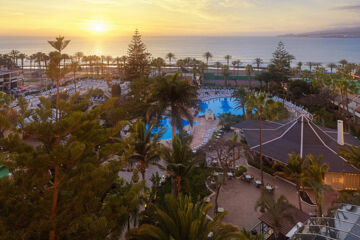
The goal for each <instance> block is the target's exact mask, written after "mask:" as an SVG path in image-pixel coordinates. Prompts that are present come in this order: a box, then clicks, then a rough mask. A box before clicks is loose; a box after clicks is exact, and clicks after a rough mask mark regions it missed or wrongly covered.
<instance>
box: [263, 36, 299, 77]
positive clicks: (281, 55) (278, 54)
mask: <svg viewBox="0 0 360 240" xmlns="http://www.w3.org/2000/svg"><path fill="white" fill-rule="evenodd" d="M294 59H295V58H294V56H293V55H291V54H290V53H289V52H288V51H287V50H286V49H285V45H284V44H283V43H282V42H279V43H278V46H277V48H276V49H275V51H274V53H273V58H272V59H271V64H270V65H269V69H270V71H271V72H275V73H277V74H280V75H281V76H282V77H284V78H287V76H288V75H289V74H290V68H291V67H290V64H291V61H292V60H294Z"/></svg>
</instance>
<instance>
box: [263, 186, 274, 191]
mask: <svg viewBox="0 0 360 240" xmlns="http://www.w3.org/2000/svg"><path fill="white" fill-rule="evenodd" d="M265 188H266V190H268V191H272V190H273V188H272V187H271V186H269V185H266V187H265Z"/></svg>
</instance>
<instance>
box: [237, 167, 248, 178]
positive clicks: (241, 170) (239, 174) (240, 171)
mask: <svg viewBox="0 0 360 240" xmlns="http://www.w3.org/2000/svg"><path fill="white" fill-rule="evenodd" d="M244 172H247V169H246V167H244V166H239V167H238V168H237V169H236V170H235V176H237V177H239V176H241V175H243V173H244Z"/></svg>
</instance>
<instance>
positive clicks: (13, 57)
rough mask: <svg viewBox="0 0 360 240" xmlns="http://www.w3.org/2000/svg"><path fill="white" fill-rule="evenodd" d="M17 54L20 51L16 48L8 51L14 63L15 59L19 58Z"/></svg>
mask: <svg viewBox="0 0 360 240" xmlns="http://www.w3.org/2000/svg"><path fill="white" fill-rule="evenodd" d="M19 54H20V52H19V51H18V50H11V52H10V53H9V56H10V57H11V59H12V60H13V62H14V63H15V64H16V65H18V63H17V60H18V58H19Z"/></svg>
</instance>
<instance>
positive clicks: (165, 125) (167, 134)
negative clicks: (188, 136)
mask: <svg viewBox="0 0 360 240" xmlns="http://www.w3.org/2000/svg"><path fill="white" fill-rule="evenodd" d="M197 124H198V123H197V122H194V125H197ZM183 125H184V127H186V126H188V125H189V121H187V120H185V119H183ZM160 126H161V128H164V131H165V132H164V134H163V135H162V136H161V138H160V139H161V140H166V139H171V122H170V118H168V117H164V118H163V119H162V120H161V121H160ZM159 130H160V129H159V128H154V130H153V133H157V132H158V131H159Z"/></svg>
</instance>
